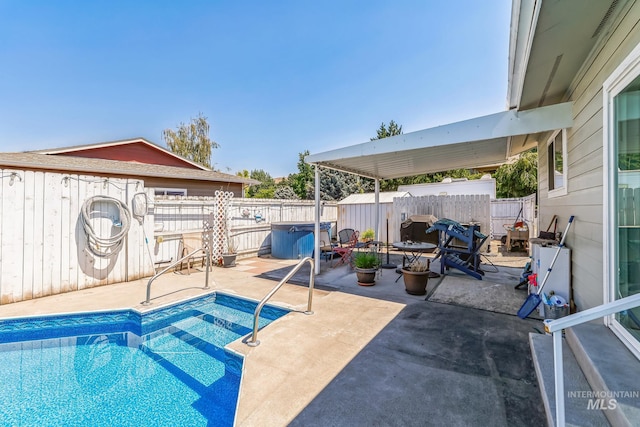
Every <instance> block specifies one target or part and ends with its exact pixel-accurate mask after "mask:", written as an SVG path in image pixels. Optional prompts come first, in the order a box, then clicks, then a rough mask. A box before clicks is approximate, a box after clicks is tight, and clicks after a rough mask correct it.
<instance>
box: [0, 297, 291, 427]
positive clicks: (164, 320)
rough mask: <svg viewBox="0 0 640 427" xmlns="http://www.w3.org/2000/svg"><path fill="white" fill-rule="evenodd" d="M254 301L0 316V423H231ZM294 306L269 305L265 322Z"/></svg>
mask: <svg viewBox="0 0 640 427" xmlns="http://www.w3.org/2000/svg"><path fill="white" fill-rule="evenodd" d="M255 307H256V303H255V302H253V301H249V300H245V299H242V298H237V297H232V296H229V295H224V294H220V293H216V294H212V295H208V296H205V297H201V298H198V299H195V300H190V301H186V302H183V303H179V304H175V305H171V306H168V307H163V308H159V309H156V310H153V311H150V312H146V313H144V314H141V313H140V312H138V311H135V310H119V311H109V312H92V313H82V314H68V315H55V316H39V317H24V318H16V319H6V320H4V321H2V322H0V358H1V360H2V375H0V390H2V393H0V423H1V424H2V425H11V426H31V425H38V426H62V425H65V426H73V425H78V426H80V425H82V426H86V425H92V426H122V425H136V426H161V425H171V426H176V425H184V426H187V425H188V426H199V425H213V426H230V425H233V421H234V417H235V411H236V406H237V400H238V391H239V386H240V376H241V373H242V357H241V356H240V355H238V354H236V353H233V352H230V351H228V350H226V349H224V346H225V345H226V344H228V343H230V342H232V341H234V340H236V339H237V338H239V337H241V336H243V335H246V334H247V333H250V332H251V328H252V322H253V311H254V309H255ZM287 312H288V311H287V310H284V309H280V308H277V307H273V306H265V307H264V308H263V310H262V313H261V316H260V322H259V324H260V327H264V326H265V325H267V324H268V323H270V322H272V321H273V320H275V319H277V318H279V317H281V316H283V315H284V314H286V313H287Z"/></svg>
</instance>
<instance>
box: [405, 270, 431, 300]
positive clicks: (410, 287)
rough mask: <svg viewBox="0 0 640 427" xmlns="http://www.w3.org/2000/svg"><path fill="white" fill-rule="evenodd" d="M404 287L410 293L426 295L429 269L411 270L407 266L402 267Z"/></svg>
mask: <svg viewBox="0 0 640 427" xmlns="http://www.w3.org/2000/svg"><path fill="white" fill-rule="evenodd" d="M402 278H403V279H404V288H405V290H406V291H407V293H408V294H410V295H424V294H426V293H427V282H428V281H429V271H410V270H408V269H407V268H406V267H405V268H403V269H402Z"/></svg>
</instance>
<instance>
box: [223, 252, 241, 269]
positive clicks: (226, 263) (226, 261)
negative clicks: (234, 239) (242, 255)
mask: <svg viewBox="0 0 640 427" xmlns="http://www.w3.org/2000/svg"><path fill="white" fill-rule="evenodd" d="M237 256H238V254H222V266H223V267H235V266H236V257H237Z"/></svg>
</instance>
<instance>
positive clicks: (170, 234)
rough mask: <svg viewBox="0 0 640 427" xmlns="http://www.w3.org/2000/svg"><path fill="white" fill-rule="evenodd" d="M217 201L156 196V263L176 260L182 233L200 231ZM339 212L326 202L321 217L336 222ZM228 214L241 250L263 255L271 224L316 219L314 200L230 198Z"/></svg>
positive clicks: (268, 247) (233, 237)
mask: <svg viewBox="0 0 640 427" xmlns="http://www.w3.org/2000/svg"><path fill="white" fill-rule="evenodd" d="M214 203H215V201H214V199H213V198H202V197H199V198H197V199H194V198H190V197H179V196H173V197H156V199H155V207H154V221H155V223H156V230H160V231H156V232H155V244H154V255H155V258H156V262H168V261H170V260H172V259H173V260H175V259H177V258H176V257H177V256H178V251H179V250H180V237H181V235H182V234H183V233H185V232H198V231H201V230H202V224H203V221H204V219H205V217H206V216H207V215H209V214H210V213H213V212H214V209H215V205H214ZM337 212H338V210H337V205H336V204H335V203H329V202H325V203H324V204H323V206H322V208H321V217H320V219H321V221H326V222H332V223H335V222H336V221H337ZM227 213H228V224H229V237H230V238H231V240H232V241H233V243H234V244H235V245H236V247H237V249H238V253H240V254H244V255H248V254H260V255H262V254H267V253H270V252H271V224H272V223H274V222H284V221H296V222H313V221H315V203H314V202H313V201H312V200H276V199H244V198H243V199H231V201H230V203H229V208H228V212H227ZM185 216H188V217H189V219H188V220H187V219H186V218H185ZM159 238H161V239H159Z"/></svg>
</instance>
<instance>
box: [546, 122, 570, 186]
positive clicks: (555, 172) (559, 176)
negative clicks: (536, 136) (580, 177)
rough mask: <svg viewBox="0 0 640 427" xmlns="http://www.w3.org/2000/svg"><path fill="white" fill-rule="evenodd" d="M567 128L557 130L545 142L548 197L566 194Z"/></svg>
mask: <svg viewBox="0 0 640 427" xmlns="http://www.w3.org/2000/svg"><path fill="white" fill-rule="evenodd" d="M567 164H568V163H567V130H566V129H562V130H557V131H555V132H554V133H553V135H552V136H551V138H549V141H548V142H547V173H548V175H547V178H548V183H549V197H555V196H563V195H565V194H567V184H566V183H567Z"/></svg>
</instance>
